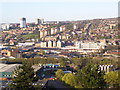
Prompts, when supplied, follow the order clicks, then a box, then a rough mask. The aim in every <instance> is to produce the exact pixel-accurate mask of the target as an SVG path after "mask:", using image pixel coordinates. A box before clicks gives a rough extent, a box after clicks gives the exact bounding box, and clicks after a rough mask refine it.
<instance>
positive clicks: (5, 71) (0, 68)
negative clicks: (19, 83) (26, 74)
mask: <svg viewBox="0 0 120 90" xmlns="http://www.w3.org/2000/svg"><path fill="white" fill-rule="evenodd" d="M20 65H21V64H4V63H0V80H9V79H12V76H13V71H14V70H15V68H16V67H18V66H20Z"/></svg>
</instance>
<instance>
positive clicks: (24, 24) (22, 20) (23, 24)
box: [20, 18, 26, 28]
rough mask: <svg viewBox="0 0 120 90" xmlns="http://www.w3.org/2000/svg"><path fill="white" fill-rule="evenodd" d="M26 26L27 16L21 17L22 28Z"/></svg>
mask: <svg viewBox="0 0 120 90" xmlns="http://www.w3.org/2000/svg"><path fill="white" fill-rule="evenodd" d="M25 27H26V18H21V19H20V28H25Z"/></svg>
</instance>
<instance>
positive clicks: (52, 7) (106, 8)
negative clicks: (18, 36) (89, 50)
mask: <svg viewBox="0 0 120 90" xmlns="http://www.w3.org/2000/svg"><path fill="white" fill-rule="evenodd" d="M118 1H119V0H29V1H28V0H25V1H24V0H18V1H17V0H9V2H8V0H0V22H2V23H19V21H20V18H22V17H25V18H26V20H27V22H35V21H36V18H44V20H45V21H66V20H70V21H72V20H74V21H75V20H87V19H97V18H114V17H118Z"/></svg>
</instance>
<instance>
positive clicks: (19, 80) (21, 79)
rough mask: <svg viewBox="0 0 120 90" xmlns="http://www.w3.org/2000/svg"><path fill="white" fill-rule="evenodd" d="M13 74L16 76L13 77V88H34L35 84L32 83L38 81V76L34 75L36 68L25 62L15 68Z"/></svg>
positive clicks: (26, 89) (23, 89) (27, 89)
mask: <svg viewBox="0 0 120 90" xmlns="http://www.w3.org/2000/svg"><path fill="white" fill-rule="evenodd" d="M13 75H14V76H15V77H14V78H13V83H12V84H11V85H10V86H11V87H12V88H15V89H22V90H29V89H32V90H34V86H33V85H32V84H33V83H34V82H36V81H37V78H36V77H34V75H35V74H34V69H33V68H32V67H31V65H30V64H28V63H23V65H21V66H19V67H18V68H16V69H15V71H14V72H13Z"/></svg>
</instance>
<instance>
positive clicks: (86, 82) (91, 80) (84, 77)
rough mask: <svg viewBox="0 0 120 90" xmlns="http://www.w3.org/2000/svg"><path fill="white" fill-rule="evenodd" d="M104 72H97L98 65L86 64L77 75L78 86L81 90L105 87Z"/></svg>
mask: <svg viewBox="0 0 120 90" xmlns="http://www.w3.org/2000/svg"><path fill="white" fill-rule="evenodd" d="M103 77H104V72H102V71H99V66H98V65H93V64H88V65H87V66H85V67H84V68H83V69H81V70H79V72H78V75H77V80H78V81H77V82H78V84H80V85H82V87H83V88H103V87H105V86H106V83H105V81H104V78H103Z"/></svg>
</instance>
